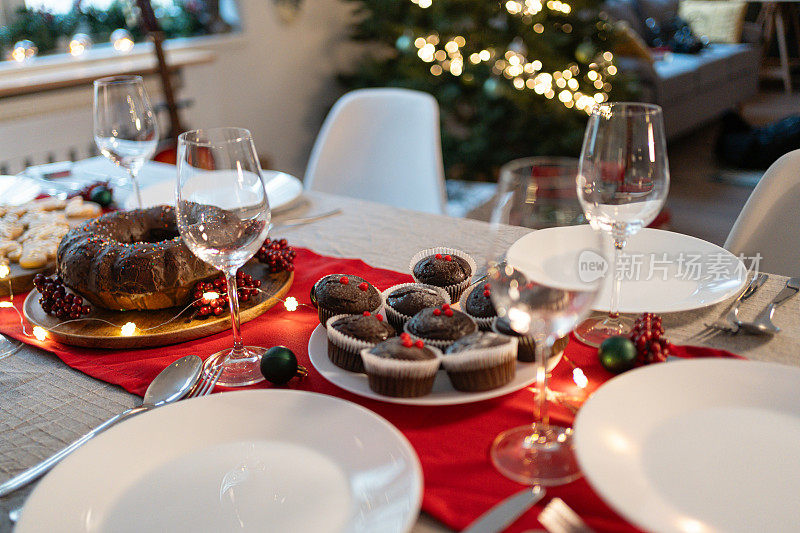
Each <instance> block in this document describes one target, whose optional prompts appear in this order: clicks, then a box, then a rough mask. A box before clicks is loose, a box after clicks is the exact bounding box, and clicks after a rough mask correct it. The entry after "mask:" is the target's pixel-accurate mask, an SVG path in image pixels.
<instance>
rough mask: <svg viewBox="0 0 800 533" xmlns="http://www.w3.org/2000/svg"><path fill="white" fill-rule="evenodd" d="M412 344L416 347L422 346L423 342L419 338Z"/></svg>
mask: <svg viewBox="0 0 800 533" xmlns="http://www.w3.org/2000/svg"><path fill="white" fill-rule="evenodd" d="M414 346H416V347H417V348H424V347H425V343H424V342H423V341H422V339H419V340H418V341H417V342H415V343H414Z"/></svg>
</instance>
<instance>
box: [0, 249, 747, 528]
mask: <svg viewBox="0 0 800 533" xmlns="http://www.w3.org/2000/svg"><path fill="white" fill-rule="evenodd" d="M297 252H298V254H297V258H296V259H295V265H297V271H296V274H295V279H294V285H293V286H292V288H291V290H290V291H289V293H288V294H287V297H289V296H294V297H295V298H297V300H298V301H299V302H300V303H301V304H310V298H309V291H310V289H311V286H312V285H313V284H314V282H316V280H318V279H319V278H321V277H322V276H324V275H326V274H331V273H348V274H355V275H359V276H362V277H364V278H365V279H367V280H369V281H370V282H371V283H372V284H373V285H375V286H376V287H377V288H378V289H379V290H383V289H385V288H387V287H389V286H391V285H395V284H397V283H405V282H409V281H412V279H411V276H410V275H408V274H401V273H399V272H393V271H391V270H384V269H379V268H373V267H370V266H369V265H367V264H366V263H364V262H363V261H360V260H357V259H341V258H334V257H326V256H320V255H318V254H315V253H314V252H312V251H310V250H306V249H302V248H299V249H297ZM24 297H25V295H18V296H16V297H15V298H14V303H15V306H16V308H17V309H20V310H21V309H22V303H23V300H24ZM318 323H319V321H318V319H317V314H316V311H315V310H314V309H313V308H311V307H307V306H300V307H299V308H298V309H297V310H296V311H293V312H290V311H287V310H286V309H285V308H284V306H282V305H280V304H279V305H277V306H275V307H274V308H272V309H271V310H269V311H267V312H266V313H265V314H264V315H262V316H260V317H258V318H256V319H254V320H252V321H250V322H248V323H246V324H243V326H242V335H243V338H244V341H245V344H254V345H259V346H266V347H270V346H276V345H284V346H287V347H289V348H290V349H291V350H292V351H293V352H294V353H295V354H296V355H297V359H298V361H299V362H300V364H302V365H304V366H306V368H308V370H309V376H308V377H307V378H306V379H305V380H303V381H302V382H299V381H297V380H292V382H290V383H289V384H288V385H287V387H290V388H294V389H299V390H307V391H313V392H317V393H322V394H329V395H332V396H337V397H340V398H344V399H346V400H350V401H352V402H355V403H358V404H361V405H363V406H365V407H367V408H369V409H371V410H373V411H374V412H376V413H378V414H380V415H381V416H383V417H385V418H386V419H388V420H389V421H390V422H392V423H393V424H394V425H395V426H397V427H398V428H399V429H400V431H401V432H402V433H403V434H404V435H405V436H406V437H407V438H408V440H409V441H410V442H411V444H412V446H413V447H414V449H415V450H416V452H417V454H418V455H419V458H420V462H421V463H422V470H423V473H424V477H425V493H424V499H423V505H422V507H423V509H424V510H425V511H427V512H428V513H430V514H431V515H432V516H434V517H436V518H437V519H439V520H441V521H442V522H443V523H445V524H446V525H448V526H450V527H452V528H455V529H462V528H464V527H465V526H466V525H468V524H469V523H470V522H472V521H473V520H474V519H475V518H477V517H478V516H479V515H480V514H482V513H483V512H484V511H486V510H487V509H488V508H490V507H491V506H493V505H494V504H496V503H497V502H499V501H500V500H502V499H503V498H505V497H506V496H508V495H510V494H512V493H514V492H516V491H518V490H519V489H520V488H521V486H520V485H519V484H517V483H515V482H513V481H510V480H508V479H506V478H505V477H503V476H502V475H501V474H500V473H498V472H497V471H496V470H495V469H494V467H493V466H492V465H491V463H490V461H489V456H488V451H489V447H490V445H491V443H492V440H493V439H494V437H495V436H496V435H497V434H498V433H499V432H501V431H503V430H505V429H508V428H511V427H515V426H518V425H522V424H527V423H530V422H532V421H533V419H532V408H533V393H532V392H531V391H530V390H528V389H523V390H521V391H518V392H516V393H513V394H509V395H506V396H503V397H501V398H496V399H494V400H487V401H483V402H478V403H474V404H465V405H456V406H440V407H417V406H405V405H397V404H391V403H385V402H379V401H375V400H369V399H366V398H362V397H360V396H356V395H354V394H351V393H349V392H347V391H344V390H342V389H339V388H338V387H336V386H335V385H333V384H331V383H329V382H328V381H326V380H325V379H324V378H323V377H322V376H321V375H320V374H319V373H318V372H317V371H316V370H315V369H314V368H313V366H312V365H311V364H310V362H309V359H308V339H309V337H310V335H311V332H312V331H313V329H314V328H315V327H316V326H317V324H318ZM0 332H2V333H4V334H6V335H9V336H11V337H14V338H16V339H19V340H22V341H24V342H26V343H28V344H32V345H34V346H38V347H40V348H43V349H45V350H47V351H49V352H52V353H54V354H56V355H57V356H58V357H59V358H60V359H62V360H63V361H64V362H65V363H66V364H67V365H69V366H71V367H73V368H76V369H78V370H80V371H82V372H85V373H86V374H89V375H90V376H93V377H95V378H98V379H101V380H103V381H106V382H108V383H114V384H117V385H120V386H122V387H124V388H125V389H126V390H128V391H130V392H133V393H136V394H138V395H143V394H144V391H145V389H146V388H147V385H148V384H149V383H150V381H151V380H152V379H153V378H154V377H155V376H156V375H157V374H158V373H159V372H160V371H161V370H162V369H163V368H164V367H166V366H167V365H168V364H170V363H171V362H172V361H174V360H176V359H178V358H179V357H183V356H184V355H188V354H198V355H200V356H201V357H203V358H204V359H205V358H206V357H207V356H208V355H210V354H212V353H215V352H217V351H219V350H222V349H224V348H227V347H230V346H231V336H230V332H224V333H220V334H217V335H214V336H212V337H207V338H204V339H198V340H194V341H190V342H186V343H183V344H179V345H174V346H169V347H161V348H150V349H141V350H130V351H111V350H97V349H86V348H76V347H71V346H64V345H61V344H58V343H56V342H54V341H50V340H45V341H44V342H40V341H37V340H36V339H35V338H33V337H31V336H30V332H31V329H30V326H29V325H28V326H27V328H26V332H27V334H26V333H25V332H23V329H22V327H21V323H20V319H19V316H18V315H17V313H16V312H15V311H14V309H7V308H0ZM676 351H677V353H676V354H675V355H678V356H682V357H709V356H711V357H736V356H734V355H732V354H730V353H728V352H724V351H721V350H712V349H707V348H696V347H676ZM565 355H566V356H567V358H565V359H562V361H561V362H560V363H559V364H558V366H557V367H556V368H555V369H554V371H553V374H552V379H551V383H550V385H551V388H552V389H553V390H556V391H560V392H568V393H575V394H583V395H586V394H589V393H591V392H592V391H593V390H594V389H596V388H597V387H598V386H599V385H600V384H602V383H603V382H605V381H606V380H607V379H609V378H610V377H612V375H611V374H610V373H608V372H607V371H606V370H605V369H603V367H602V366H601V365H600V363H599V361H598V359H597V351H596V349H594V348H590V347H588V346H586V345H583V344H581V343H580V342H578V341H576V340H575V339H574V338H571V339H570V342H569V344H568V345H567V348H566V351H565ZM567 359H568V361H567ZM569 362H572V363H573V364H574V365H576V366H578V367H580V368H581V369H582V370H583V372H584V373H585V375H586V376H587V378H588V380H589V385H588V386H587V387H586V389H584V390H583V391H581V390H580V389H579V388H578V387H577V386H576V385H575V383H574V381H573V379H572V370H573V368H572V366H571V365H570V364H569ZM270 386H271V385H269V384H263V383H262V384H259V385H255V386H253V388H262V387H270ZM550 412H551V420H553V421H554V422H556V423H561V424H571V423H572V413H571V412H570V411H569V410H567V409H566V408H563V407H557V406H554V405H552V404H551V409H550ZM547 492H548V494H547V497H546V498H545V499H544V500H543V501H542V502H540V503H539V505H537V506H536V507H535V508H533V509H532V510H530V511H528V512H527V513H526V514H524V515H523V516H522V518H520V519H519V520H518V521H517V522H515V523H514V525H513V526H512V527H511V528H510V529H509V531H522V530H525V529H531V528H534V529H535V528H539V527H540V526H539V524H538V522H537V520H536V517H537V516H538V513H539V511H541V509H542V507H543V506H544V505H546V504H547V502H548V501H549V500H550V498H552V497H556V496H557V497H560V498H562V499H563V500H564V501H566V502H567V504H568V505H570V506H571V507H572V508H573V509H575V511H576V512H577V513H578V514H579V515H580V516H581V517H582V518H583V519H584V520H586V522H587V523H588V524H589V525H590V526H591V527H592V528H594V529H595V530H597V531H609V532H614V531H636V529H635V528H634V527H633V526H631V525H630V524H628V523H627V522H625V521H624V520H623V519H622V518H620V517H619V516H618V515H617V514H616V513H614V512H613V511H612V510H611V509H610V508H609V507H608V506H606V505H605V504H604V503H603V502H602V501H601V500H600V498H599V497H598V496H597V495H596V494H595V493H594V491H593V490H592V489H591V488H590V486H589V485H588V483H587V482H586V481H585V480H584V479H580V480H578V481H575V482H572V483H570V484H568V485H564V486H561V487H553V488H548V491H547Z"/></svg>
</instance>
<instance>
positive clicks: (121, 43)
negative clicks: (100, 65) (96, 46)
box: [110, 28, 134, 54]
mask: <svg viewBox="0 0 800 533" xmlns="http://www.w3.org/2000/svg"><path fill="white" fill-rule="evenodd" d="M110 41H111V45H112V46H113V47H114V50H116V51H117V52H121V53H123V54H127V53H128V52H130V51H131V50H133V44H134V43H133V36H132V35H131V33H130V32H129V31H128V30H126V29H125V28H119V29H116V30H114V31H113V32H111V38H110Z"/></svg>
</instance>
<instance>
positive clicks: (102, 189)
mask: <svg viewBox="0 0 800 533" xmlns="http://www.w3.org/2000/svg"><path fill="white" fill-rule="evenodd" d="M89 198H90V199H91V200H92V201H93V202H95V203H97V204H100V205H101V206H103V207H107V206H109V205H110V204H111V200H112V199H113V194H112V193H111V191H110V190H109V189H108V187H106V186H105V185H98V186H97V187H95V188H94V189H92V194H91V195H90V196H89Z"/></svg>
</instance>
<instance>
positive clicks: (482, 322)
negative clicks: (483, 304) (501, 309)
mask: <svg viewBox="0 0 800 533" xmlns="http://www.w3.org/2000/svg"><path fill="white" fill-rule="evenodd" d="M484 283H486V282H485V281H481V282H478V283H475V284H474V285H472V286H470V287H469V288H467V290H465V291H464V292H463V293H461V298H460V299H459V300H458V305H459V307H460V308H461V312H462V313H465V314H466V315H467V316H469V317H470V318H471V319H472V320H474V321H475V323H476V324H478V328H479V329H480V330H481V331H492V322H494V319H495V318H496V317H493V316H490V317H487V318H482V317H479V316H475V315H471V314H469V312H468V311H467V298H469V295H470V294H472V291H474V290H475V287H477V286H478V285H480V286H483V284H484Z"/></svg>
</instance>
